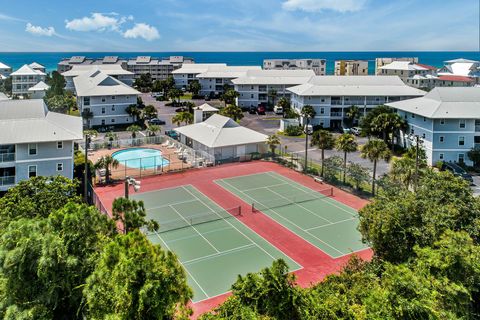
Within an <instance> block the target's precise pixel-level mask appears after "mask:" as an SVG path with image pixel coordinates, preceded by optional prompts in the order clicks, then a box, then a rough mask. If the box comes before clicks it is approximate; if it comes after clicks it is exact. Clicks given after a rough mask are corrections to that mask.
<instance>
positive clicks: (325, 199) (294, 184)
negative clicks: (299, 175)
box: [279, 177, 356, 217]
mask: <svg viewBox="0 0 480 320" xmlns="http://www.w3.org/2000/svg"><path fill="white" fill-rule="evenodd" d="M279 179H287V180H289V182H293V183H290V184H291V185H292V187H294V188H295V189H298V190H301V191H303V192H305V193H308V192H307V191H305V190H303V189H302V188H299V187H297V186H296V184H298V183H297V182H296V181H294V180H291V179H288V178H286V177H281V178H279ZM283 181H285V180H283ZM302 187H304V188H307V189H310V190H312V191H315V190H314V189H311V188H308V187H305V186H302ZM319 200H322V201H325V202H326V203H328V204H331V205H332V206H334V207H337V208H338V209H340V210H342V211H345V212H346V213H348V214H349V215H351V216H353V217H355V216H356V215H354V214H352V213H351V212H349V211H348V210H347V209H345V208H342V207H340V206H339V205H337V204H336V203H333V202H332V201H335V200H333V199H330V198H329V197H324V198H319ZM349 208H350V207H349ZM350 209H351V210H355V209H353V208H350Z"/></svg>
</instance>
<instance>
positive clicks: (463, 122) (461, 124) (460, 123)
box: [458, 120, 465, 129]
mask: <svg viewBox="0 0 480 320" xmlns="http://www.w3.org/2000/svg"><path fill="white" fill-rule="evenodd" d="M458 123H459V127H460V129H465V120H459V121H458Z"/></svg>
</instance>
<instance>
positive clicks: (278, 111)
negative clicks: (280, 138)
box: [273, 106, 283, 114]
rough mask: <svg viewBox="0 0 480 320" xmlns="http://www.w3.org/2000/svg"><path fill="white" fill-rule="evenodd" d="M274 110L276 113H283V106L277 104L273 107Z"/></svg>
mask: <svg viewBox="0 0 480 320" xmlns="http://www.w3.org/2000/svg"><path fill="white" fill-rule="evenodd" d="M273 112H275V114H283V108H282V107H280V106H275V107H273Z"/></svg>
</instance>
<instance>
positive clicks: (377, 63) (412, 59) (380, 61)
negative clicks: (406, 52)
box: [375, 57, 418, 75]
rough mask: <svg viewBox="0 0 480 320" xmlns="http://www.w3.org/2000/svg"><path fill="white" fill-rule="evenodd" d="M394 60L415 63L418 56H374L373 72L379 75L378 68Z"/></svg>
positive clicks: (379, 70)
mask: <svg viewBox="0 0 480 320" xmlns="http://www.w3.org/2000/svg"><path fill="white" fill-rule="evenodd" d="M394 61H409V62H411V63H414V64H417V63H418V57H402V58H376V59H375V74H376V75H380V74H381V73H382V70H381V69H380V68H381V67H383V66H386V65H387V64H390V63H392V62H394Z"/></svg>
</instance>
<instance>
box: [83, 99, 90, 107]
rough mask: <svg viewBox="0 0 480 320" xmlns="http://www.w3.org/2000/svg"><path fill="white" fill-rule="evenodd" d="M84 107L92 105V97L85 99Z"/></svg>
mask: <svg viewBox="0 0 480 320" xmlns="http://www.w3.org/2000/svg"><path fill="white" fill-rule="evenodd" d="M83 105H84V106H89V105H90V97H84V98H83Z"/></svg>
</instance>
